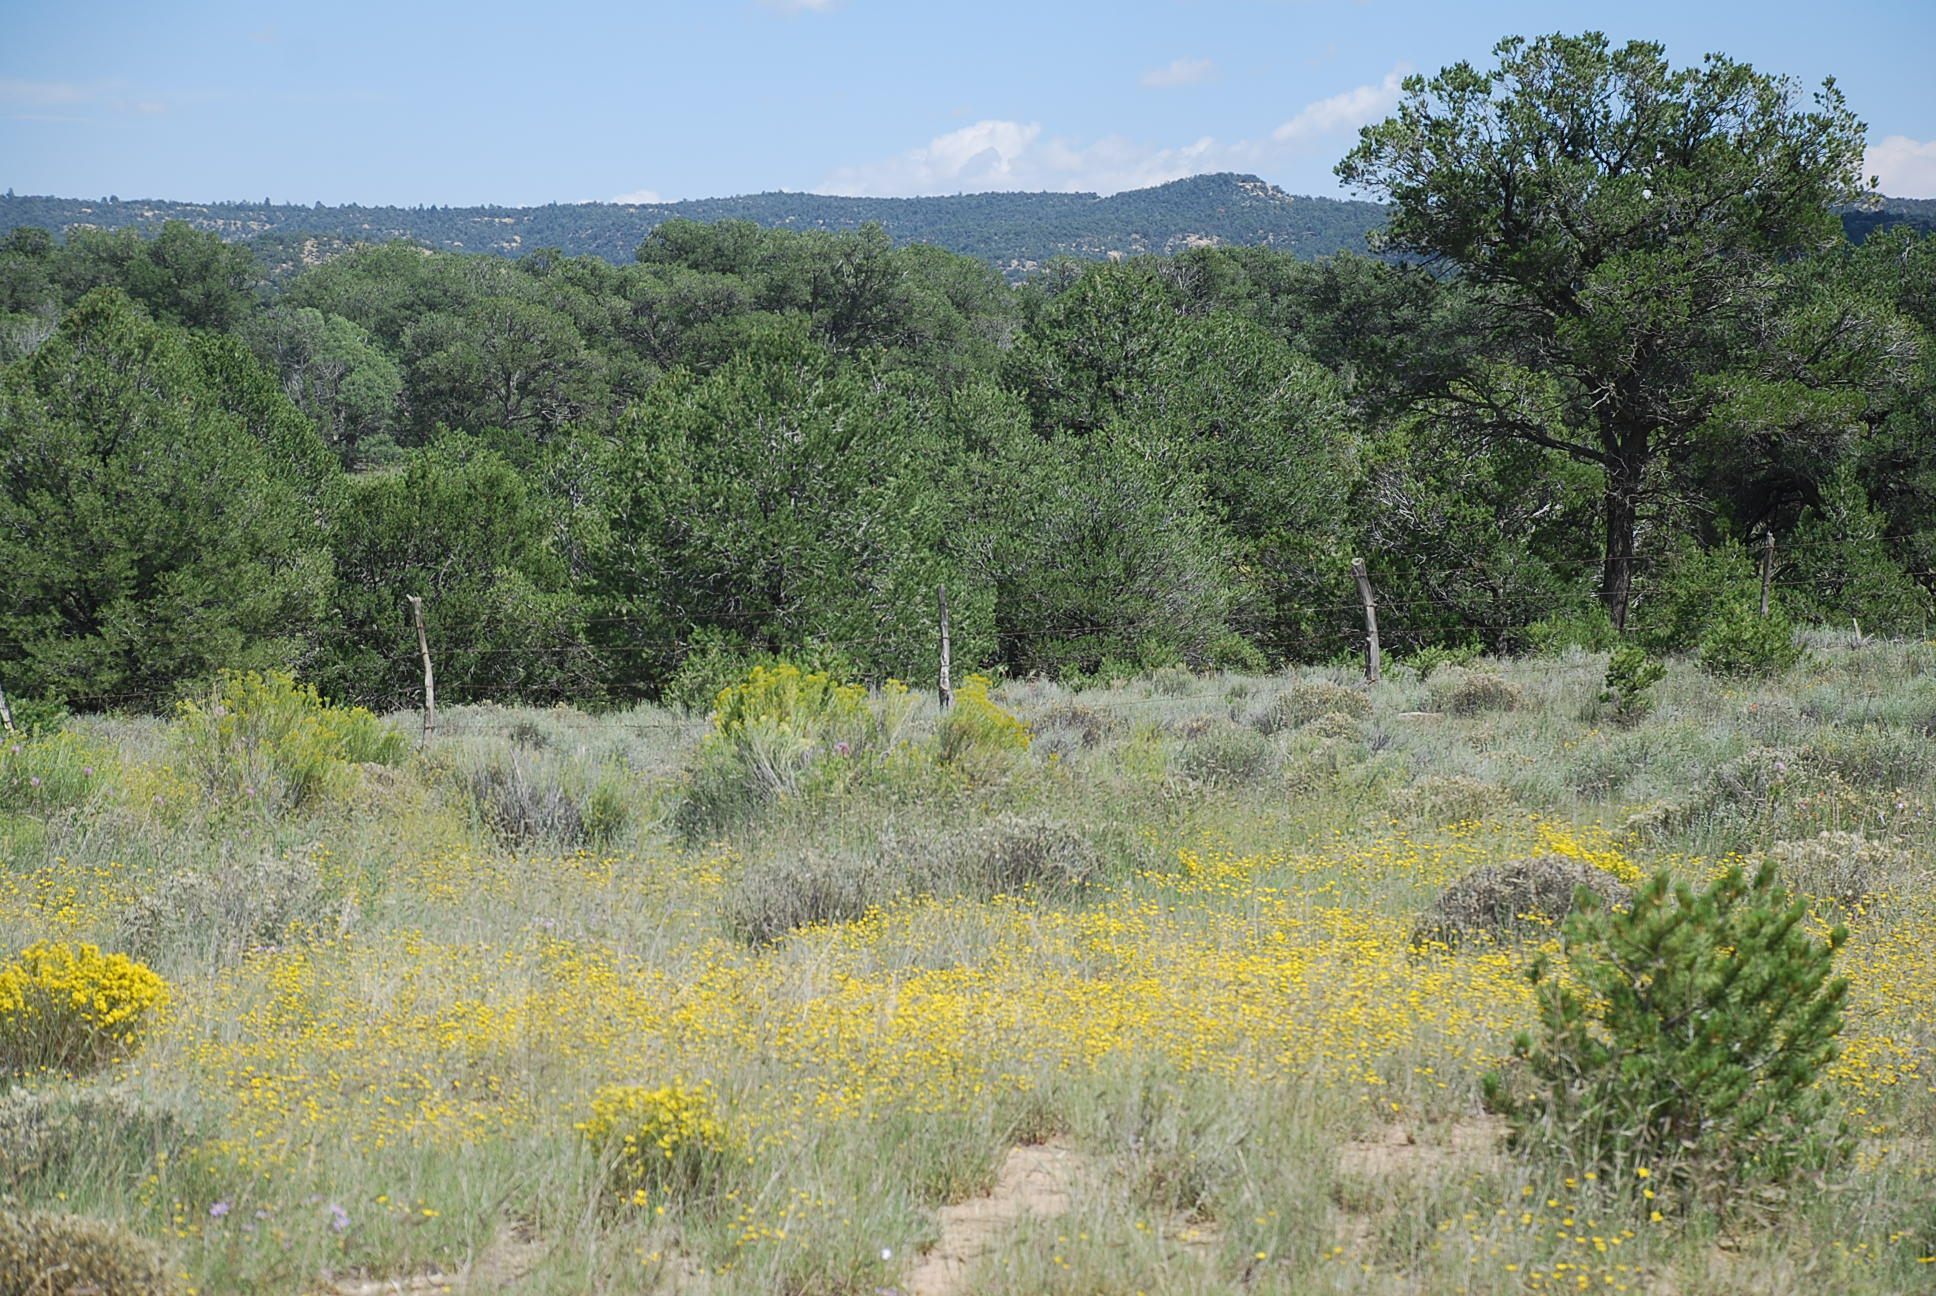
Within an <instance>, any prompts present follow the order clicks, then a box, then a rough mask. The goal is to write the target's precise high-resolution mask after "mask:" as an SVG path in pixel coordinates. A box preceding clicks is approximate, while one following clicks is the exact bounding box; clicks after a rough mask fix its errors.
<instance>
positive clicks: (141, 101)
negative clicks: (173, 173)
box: [0, 77, 220, 121]
mask: <svg viewBox="0 0 1936 1296" xmlns="http://www.w3.org/2000/svg"><path fill="white" fill-rule="evenodd" d="M219 97H220V95H219V94H217V93H212V92H200V93H197V94H194V95H189V96H181V95H173V94H167V93H164V92H161V91H157V90H152V89H148V88H145V87H138V86H132V85H129V84H128V83H127V82H125V81H32V80H25V79H22V78H19V77H0V104H6V105H13V106H18V107H22V108H29V109H45V108H72V109H106V110H108V111H109V112H116V113H134V114H139V115H141V116H148V117H152V116H156V115H158V114H161V113H167V112H173V111H174V110H175V109H176V108H178V107H181V106H182V105H183V104H186V103H191V102H195V101H198V100H206V99H212V98H219ZM15 116H17V117H18V116H20V114H15ZM49 120H53V119H49ZM58 120H63V121H78V120H82V119H81V118H78V117H74V116H71V115H64V116H62V117H60V118H58Z"/></svg>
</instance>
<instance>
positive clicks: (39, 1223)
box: [0, 1210, 175, 1296]
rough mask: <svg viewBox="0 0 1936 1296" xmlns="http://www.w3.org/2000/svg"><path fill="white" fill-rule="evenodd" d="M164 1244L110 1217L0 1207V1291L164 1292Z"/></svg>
mask: <svg viewBox="0 0 1936 1296" xmlns="http://www.w3.org/2000/svg"><path fill="white" fill-rule="evenodd" d="M174 1289H175V1284H174V1275H173V1274H172V1273H171V1272H170V1269H169V1265H168V1258H167V1256H166V1255H165V1254H164V1253H163V1252H162V1249H161V1248H160V1247H158V1246H156V1245H155V1244H154V1243H153V1242H150V1241H148V1240H147V1239H146V1238H143V1237H138V1236H137V1235H135V1234H134V1233H131V1232H129V1231H128V1230H127V1229H126V1228H124V1227H122V1226H121V1225H119V1224H115V1223H112V1222H110V1221H108V1220H98V1219H88V1218H86V1217H85V1216H81V1215H52V1214H46V1213H43V1212H40V1211H29V1212H25V1213H21V1212H15V1211H10V1210H0V1296H162V1294H163V1293H166V1292H170V1291H173V1290H174Z"/></svg>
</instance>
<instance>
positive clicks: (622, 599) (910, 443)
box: [595, 317, 988, 687]
mask: <svg viewBox="0 0 1936 1296" xmlns="http://www.w3.org/2000/svg"><path fill="white" fill-rule="evenodd" d="M808 327H809V326H808V324H807V322H806V321H805V320H803V319H801V318H799V317H795V318H793V319H791V320H783V321H779V322H777V323H775V324H773V325H771V326H769V327H768V328H766V329H764V330H763V331H760V332H758V333H754V334H750V335H748V336H747V337H746V338H745V339H744V345H743V346H742V347H741V348H740V349H739V351H738V353H737V354H736V355H735V356H734V357H733V358H732V359H730V360H728V361H726V362H725V363H724V364H722V365H721V366H720V367H719V368H718V369H716V370H714V371H713V372H712V373H710V374H706V375H703V376H702V375H699V374H695V373H692V372H690V371H687V370H683V369H681V370H674V371H673V372H671V373H669V374H667V375H666V376H665V378H663V379H662V380H661V381H660V382H659V383H657V384H656V385H655V386H654V387H653V388H652V389H651V390H650V391H649V392H648V393H647V394H646V396H645V397H644V399H642V400H641V401H639V402H638V403H637V404H636V405H635V406H634V407H633V408H632V410H631V411H630V412H629V413H628V415H627V416H626V417H625V419H624V420H623V421H622V423H621V425H620V427H619V430H618V436H617V442H616V444H615V446H614V447H613V448H612V450H611V451H610V453H609V455H608V458H607V463H606V465H605V468H606V471H605V478H606V480H605V491H606V501H607V507H608V508H609V510H610V514H609V532H608V535H609V540H608V541H607V543H606V546H605V548H604V551H603V553H602V554H600V555H598V556H597V558H596V559H595V565H596V567H597V576H598V584H599V589H600V594H601V598H602V600H603V608H602V611H604V612H605V613H606V615H607V616H608V617H610V622H609V623H608V625H607V631H608V633H607V634H606V635H605V638H604V642H605V646H606V648H607V650H608V651H609V652H611V653H612V654H613V655H614V657H615V659H616V662H617V666H616V669H617V671H618V673H619V674H620V676H621V677H622V678H625V679H627V680H630V681H633V682H635V683H638V684H642V685H644V686H646V687H657V686H658V685H659V684H661V683H663V682H664V680H665V678H666V677H667V676H668V675H669V674H670V673H671V671H672V670H674V669H676V667H677V666H678V664H679V662H680V660H681V659H682V658H683V656H684V654H685V646H686V645H688V644H690V643H692V642H693V641H694V638H695V636H696V635H698V634H699V633H700V632H707V633H708V634H712V635H725V636H730V637H731V638H732V639H733V640H736V641H738V642H741V643H743V644H745V645H746V646H748V647H749V648H753V649H757V650H762V651H767V652H774V653H781V654H784V653H787V652H791V651H797V650H800V649H802V648H804V647H807V646H809V645H811V644H814V643H816V642H819V643H826V644H832V645H834V646H836V647H839V648H842V649H844V650H845V651H846V652H847V654H848V656H849V657H850V658H851V659H852V660H854V661H855V662H856V663H857V664H858V665H860V666H861V667H862V668H863V669H864V670H866V671H868V672H869V673H870V674H873V675H876V676H889V675H894V676H899V677H901V678H904V679H919V678H922V677H923V676H924V675H931V674H932V673H933V663H934V662H935V660H936V639H937V634H938V632H937V630H936V625H935V594H936V587H937V586H938V585H940V584H943V583H951V584H953V585H954V586H955V587H956V588H957V589H959V586H960V582H959V581H958V580H956V581H953V582H950V577H951V576H953V575H955V572H954V569H953V567H952V565H951V563H950V562H949V560H948V558H947V555H946V548H945V538H946V534H947V530H948V513H947V510H946V507H945V504H944V500H943V498H942V495H941V492H940V491H939V490H938V489H937V482H938V480H939V474H940V473H941V471H942V465H941V456H940V454H939V453H938V451H939V447H940V444H941V442H940V439H939V438H938V436H937V433H936V430H935V429H934V428H933V427H931V426H930V424H929V421H928V418H927V415H928V414H929V412H930V410H931V408H932V400H931V399H930V394H929V393H927V392H925V391H924V390H923V389H922V388H921V386H920V385H919V384H918V383H913V382H911V381H910V379H909V376H908V375H905V374H892V373H887V374H884V373H880V372H877V371H874V370H872V369H871V368H870V367H868V366H863V365H856V364H851V363H848V364H843V363H841V362H838V361H837V360H836V359H835V358H834V357H833V356H832V355H830V354H829V353H828V352H827V350H826V349H825V348H824V347H822V346H821V345H819V344H818V343H816V342H815V341H813V340H812V338H811V337H810V336H808V334H807V328H808ZM957 604H958V606H957V611H956V634H957V640H956V642H957V645H958V647H957V651H958V652H959V653H960V654H961V655H962V659H963V660H964V661H972V660H975V659H976V658H977V657H978V656H981V655H984V654H985V653H986V651H987V649H988V643H987V641H986V626H987V615H988V614H987V609H986V600H985V598H984V599H982V601H981V604H980V606H977V603H976V599H975V598H974V597H973V594H972V592H971V591H968V590H960V592H959V594H958V597H957Z"/></svg>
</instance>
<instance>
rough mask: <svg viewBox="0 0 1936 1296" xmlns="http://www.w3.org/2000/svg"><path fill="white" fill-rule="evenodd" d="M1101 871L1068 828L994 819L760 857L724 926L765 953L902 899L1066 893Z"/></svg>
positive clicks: (1087, 844)
mask: <svg viewBox="0 0 1936 1296" xmlns="http://www.w3.org/2000/svg"><path fill="white" fill-rule="evenodd" d="M1103 866H1104V857H1103V854H1102V852H1101V850H1099V849H1098V848H1097V846H1096V844H1095V842H1094V841H1092V840H1091V839H1090V837H1089V836H1088V835H1087V834H1085V833H1083V832H1082V831H1080V830H1078V829H1076V828H1074V827H1071V826H1070V825H1067V824H1064V823H1060V822H1058V821H1055V820H1050V819H1034V818H1027V817H1023V816H1015V815H998V816H995V817H993V818H990V819H986V820H983V821H981V822H979V823H973V824H970V825H969V826H967V827H965V828H961V829H957V830H955V831H953V832H947V833H941V834H937V835H925V834H921V835H912V836H905V837H904V836H902V835H901V834H897V833H895V832H893V831H891V830H890V831H888V832H885V833H883V834H882V835H881V836H880V838H879V840H877V841H875V842H874V843H872V844H870V845H868V846H864V847H848V848H839V847H834V848H821V847H814V846H805V847H787V848H784V849H776V850H771V851H768V852H765V853H763V854H761V855H759V856H756V857H755V858H753V859H750V860H748V861H747V862H746V864H745V865H744V866H743V867H742V868H741V870H740V874H739V877H738V879H737V886H736V888H735V891H734V894H733V896H732V898H731V899H730V901H729V902H728V905H727V918H728V924H729V925H730V926H731V927H732V929H733V930H734V932H735V933H737V934H738V935H739V936H740V937H741V938H742V939H743V940H746V941H747V942H749V943H751V944H754V945H764V944H771V943H772V942H774V941H777V940H779V939H781V938H782V937H784V936H785V935H786V934H787V933H788V932H792V931H798V930H800V929H802V928H806V927H816V926H821V925H823V924H826V923H835V922H852V921H854V920H855V919H857V918H860V917H862V916H863V915H865V914H866V913H867V912H868V911H869V910H871V909H876V908H880V907H883V906H885V905H887V904H888V903H889V902H891V901H893V900H896V899H900V898H903V897H906V896H913V895H934V896H944V897H956V896H966V897H971V898H977V899H986V898H989V897H991V896H996V895H1014V894H1017V893H1020V892H1023V891H1041V892H1048V893H1050V894H1062V893H1067V892H1069V891H1072V890H1074V889H1076V888H1079V887H1081V886H1084V885H1086V884H1087V883H1089V882H1092V881H1095V880H1096V879H1097V878H1098V877H1099V876H1100V875H1101V873H1102V871H1103Z"/></svg>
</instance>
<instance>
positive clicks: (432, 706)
mask: <svg viewBox="0 0 1936 1296" xmlns="http://www.w3.org/2000/svg"><path fill="white" fill-rule="evenodd" d="M404 597H405V598H406V599H408V600H410V615H411V616H412V617H414V618H416V622H417V652H418V653H420V654H421V655H422V657H423V668H424V728H423V740H424V742H425V743H428V742H429V741H430V740H431V739H432V738H434V737H436V735H437V676H436V675H435V674H434V673H433V672H432V671H431V669H430V637H429V636H428V635H426V634H425V633H424V623H423V600H422V599H421V598H419V597H417V596H416V595H415V594H406V595H404Z"/></svg>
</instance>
